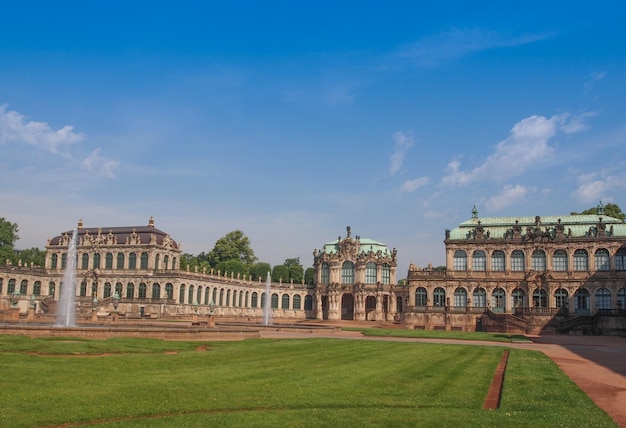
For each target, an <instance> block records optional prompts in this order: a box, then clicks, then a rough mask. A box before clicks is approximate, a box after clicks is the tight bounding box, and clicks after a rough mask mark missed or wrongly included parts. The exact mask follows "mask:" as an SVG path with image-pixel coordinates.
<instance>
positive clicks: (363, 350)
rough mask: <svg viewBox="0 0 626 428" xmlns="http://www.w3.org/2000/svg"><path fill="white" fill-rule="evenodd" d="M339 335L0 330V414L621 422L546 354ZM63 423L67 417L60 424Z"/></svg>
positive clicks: (31, 418)
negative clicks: (493, 385)
mask: <svg viewBox="0 0 626 428" xmlns="http://www.w3.org/2000/svg"><path fill="white" fill-rule="evenodd" d="M502 352H503V349H502V348H499V347H488V346H464V345H436V344H428V343H400V342H386V341H384V342H378V341H361V340H342V339H321V338H318V339H315V338H314V339H302V340H301V339H284V340H268V339H263V340H262V339H253V340H245V341H237V342H204V343H191V342H164V341H159V340H149V339H130V340H129V339H115V340H106V341H98V340H85V339H75V338H65V339H63V338H54V339H29V338H25V337H16V336H0V375H1V376H2V380H1V383H0V385H1V386H0V426H2V427H32V426H55V425H63V424H76V425H72V426H78V425H81V424H85V425H91V426H109V427H117V426H124V427H128V426H133V427H134V426H137V427H143V426H151V427H152V426H156V427H159V426H166V427H195V426H197V427H208V426H219V427H242V426H245V427H274V426H275V427H278V426H281V427H284V426H286V427H331V426H332V427H380V426H386V427H395V426H407V427H415V426H420V427H429V426H433V427H441V426H463V427H480V426H485V427H496V426H519V427H527V426H563V427H566V426H576V427H585V426H589V427H603V426H615V425H614V424H613V422H612V421H611V419H610V418H609V417H608V416H607V415H606V414H605V413H604V412H602V411H601V410H599V409H598V408H597V407H596V406H595V405H594V404H593V403H592V402H591V400H589V398H588V397H587V396H586V395H585V394H584V393H583V392H582V391H580V390H579V389H578V388H577V387H576V386H575V385H574V384H573V383H572V382H571V381H570V380H569V379H568V378H567V377H566V376H565V375H564V374H563V373H562V372H561V371H560V370H559V369H558V367H557V366H556V365H555V364H554V363H553V362H552V361H550V360H549V359H548V358H547V357H545V356H544V355H543V354H541V353H539V352H533V351H524V350H516V349H512V350H511V351H510V352H511V353H510V356H509V368H508V369H507V372H506V378H505V387H504V392H503V401H502V407H501V409H500V410H495V411H485V410H481V406H482V404H483V401H484V399H485V395H486V393H487V390H488V387H489V383H490V381H491V378H492V376H493V372H494V370H495V368H496V366H497V364H498V362H499V361H500V358H501V355H502ZM66 426H67V425H66Z"/></svg>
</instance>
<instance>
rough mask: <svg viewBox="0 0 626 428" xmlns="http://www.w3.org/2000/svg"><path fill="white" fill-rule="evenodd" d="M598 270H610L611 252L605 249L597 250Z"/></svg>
mask: <svg viewBox="0 0 626 428" xmlns="http://www.w3.org/2000/svg"><path fill="white" fill-rule="evenodd" d="M595 264H596V270H609V252H608V250H605V249H604V248H600V249H598V250H596V257H595Z"/></svg>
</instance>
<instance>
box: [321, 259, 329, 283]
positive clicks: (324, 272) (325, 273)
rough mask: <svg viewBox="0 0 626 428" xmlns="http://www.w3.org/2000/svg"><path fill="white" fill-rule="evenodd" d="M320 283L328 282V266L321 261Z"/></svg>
mask: <svg viewBox="0 0 626 428" xmlns="http://www.w3.org/2000/svg"><path fill="white" fill-rule="evenodd" d="M321 281H322V282H321V283H322V284H328V283H329V281H330V266H329V265H328V263H326V262H324V263H322V278H321Z"/></svg>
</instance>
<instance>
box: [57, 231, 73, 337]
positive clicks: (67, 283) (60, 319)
mask: <svg viewBox="0 0 626 428" xmlns="http://www.w3.org/2000/svg"><path fill="white" fill-rule="evenodd" d="M77 240H78V230H77V229H74V231H73V232H72V240H71V241H70V245H69V246H68V248H67V265H66V266H65V275H64V276H63V285H62V287H61V298H60V300H59V310H58V314H57V325H59V326H63V327H74V326H75V324H76V323H75V320H76V308H75V300H76V241H77Z"/></svg>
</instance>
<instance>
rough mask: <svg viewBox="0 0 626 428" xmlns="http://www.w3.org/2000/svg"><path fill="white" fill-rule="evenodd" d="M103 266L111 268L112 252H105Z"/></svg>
mask: <svg viewBox="0 0 626 428" xmlns="http://www.w3.org/2000/svg"><path fill="white" fill-rule="evenodd" d="M104 268H105V269H113V254H111V253H107V254H106V256H105V258H104Z"/></svg>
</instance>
